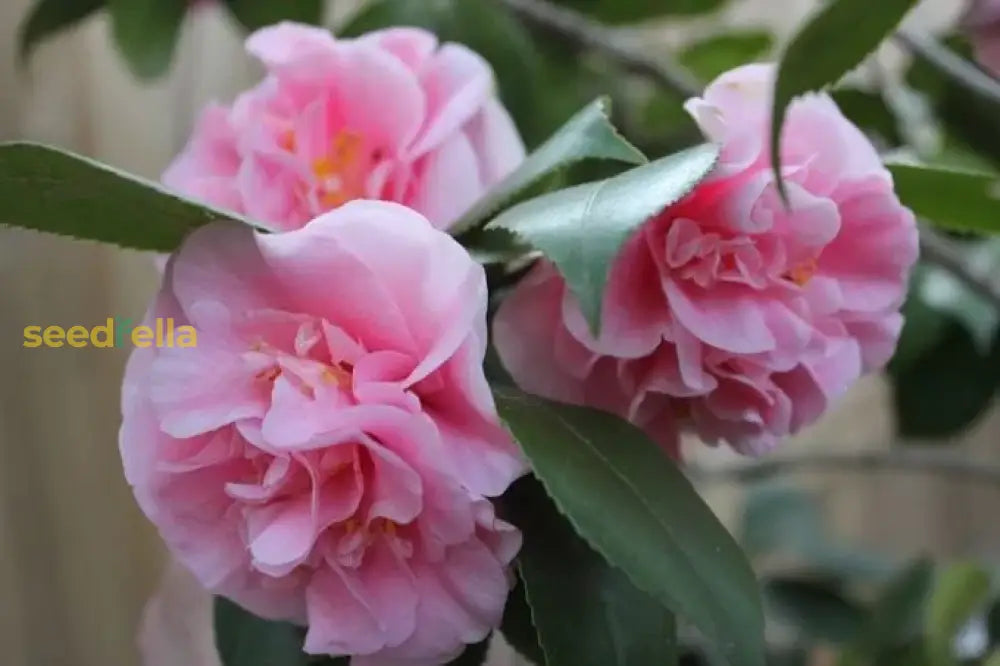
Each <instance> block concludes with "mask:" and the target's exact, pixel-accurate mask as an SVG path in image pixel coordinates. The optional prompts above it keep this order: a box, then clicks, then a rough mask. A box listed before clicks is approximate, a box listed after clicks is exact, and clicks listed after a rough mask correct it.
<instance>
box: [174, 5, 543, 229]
mask: <svg viewBox="0 0 1000 666" xmlns="http://www.w3.org/2000/svg"><path fill="white" fill-rule="evenodd" d="M247 49H248V51H249V52H250V53H251V54H252V55H254V56H256V57H257V58H259V59H260V60H261V61H262V62H263V63H264V65H265V66H266V68H267V71H268V76H267V77H266V78H265V79H264V81H263V82H262V83H260V84H259V85H258V86H257V87H255V88H253V89H251V90H249V91H247V92H245V93H243V94H242V95H241V96H239V97H238V98H237V100H236V102H235V103H234V104H233V105H232V107H231V108H226V107H223V106H218V105H215V106H210V107H209V108H208V109H206V110H205V111H204V113H203V114H202V116H201V119H200V121H199V122H198V125H197V128H196V129H195V132H194V135H193V137H192V138H191V141H190V143H189V144H188V146H187V147H186V149H185V150H184V152H183V153H182V154H181V155H180V156H179V157H178V158H177V160H176V161H175V162H174V163H173V165H171V166H170V168H169V169H168V170H167V171H166V173H165V174H164V176H163V181H164V183H165V184H166V185H167V186H169V187H171V188H174V189H176V190H178V191H180V192H182V193H184V194H186V195H188V196H192V197H195V198H199V199H201V200H203V201H205V202H207V203H210V204H213V205H216V206H220V207H223V208H228V209H231V210H234V211H236V212H238V213H242V214H246V215H248V216H250V217H252V218H255V219H259V220H262V221H264V222H267V223H268V224H270V225H273V226H275V227H276V228H279V229H295V228H297V227H300V226H302V225H303V224H305V223H306V222H308V221H309V220H311V219H312V218H314V217H316V216H317V215H319V214H320V213H323V212H325V211H327V210H331V209H333V208H336V207H338V206H340V205H342V204H344V203H346V202H348V201H351V200H353V199H382V200H388V201H396V202H399V203H402V204H405V205H407V206H409V207H410V208H413V209H415V210H417V211H418V212H420V213H423V214H424V215H425V216H426V217H427V218H429V219H430V220H431V222H433V224H434V225H435V226H436V227H438V228H445V227H447V226H448V225H449V224H451V223H452V222H454V221H455V220H456V219H457V218H458V217H459V216H460V215H461V214H462V213H464V212H465V211H466V210H467V209H468V208H469V207H471V205H472V204H473V203H474V202H475V201H476V200H477V199H478V198H479V197H481V196H482V195H483V194H484V193H485V192H486V190H487V189H488V188H489V187H490V186H491V185H493V184H495V183H497V182H498V181H499V180H501V179H502V178H503V177H504V176H506V175H507V174H508V173H509V172H510V171H511V170H513V168H514V167H516V166H517V165H518V164H519V163H520V162H521V160H522V159H523V158H524V146H523V144H522V143H521V139H520V137H519V136H518V133H517V130H516V129H515V127H514V125H513V123H512V122H511V119H510V116H509V115H508V114H507V111H506V110H505V109H504V107H503V106H502V105H501V104H500V102H499V101H497V99H496V97H495V95H494V90H493V74H492V70H491V69H490V66H489V64H488V63H487V62H486V61H485V60H483V58H482V57H480V56H479V55H477V54H476V53H474V52H472V51H470V50H469V49H467V48H466V47H464V46H460V45H458V44H444V45H442V46H439V45H438V42H437V38H436V37H435V36H434V35H433V34H431V33H429V32H426V31H423V30H419V29H416V28H393V29H389V30H384V31H380V32H373V33H370V34H367V35H365V36H362V37H359V38H357V39H350V40H335V39H334V37H333V35H331V34H330V33H329V32H328V31H326V30H323V29H321V28H315V27H310V26H306V25H298V24H294V23H282V24H278V25H276V26H272V27H268V28H264V29H262V30H259V31H258V32H256V33H254V34H253V35H251V36H250V38H249V39H248V40H247Z"/></svg>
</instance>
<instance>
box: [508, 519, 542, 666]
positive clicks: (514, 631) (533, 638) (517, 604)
mask: <svg viewBox="0 0 1000 666" xmlns="http://www.w3.org/2000/svg"><path fill="white" fill-rule="evenodd" d="M505 517H506V518H510V517H509V516H505ZM500 633H502V634H503V637H504V638H505V639H506V640H507V642H508V643H510V645H511V647H513V648H514V650H516V651H517V653H518V654H520V655H521V656H522V657H524V658H525V659H527V660H528V661H529V662H531V663H532V664H537V666H545V653H544V652H542V646H541V645H539V643H538V631H537V630H536V629H535V622H534V620H533V619H532V618H531V606H529V605H528V598H527V596H526V591H525V589H524V580H522V578H521V575H520V573H519V574H518V576H517V584H516V585H515V586H514V589H513V590H511V591H510V594H509V595H507V604H506V605H505V606H504V607H503V621H502V622H501V623H500Z"/></svg>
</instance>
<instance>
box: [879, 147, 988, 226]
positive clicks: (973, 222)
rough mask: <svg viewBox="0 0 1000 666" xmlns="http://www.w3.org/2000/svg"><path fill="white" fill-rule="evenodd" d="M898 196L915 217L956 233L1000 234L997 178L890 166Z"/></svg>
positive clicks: (913, 167) (949, 171)
mask: <svg viewBox="0 0 1000 666" xmlns="http://www.w3.org/2000/svg"><path fill="white" fill-rule="evenodd" d="M887 166H888V168H889V171H890V172H892V179H893V182H894V183H895V185H896V194H897V195H898V196H899V199H900V201H902V202H903V204H904V205H906V206H907V207H909V208H910V209H911V210H912V211H913V212H914V213H916V215H917V216H918V217H920V218H922V219H924V220H926V221H928V222H931V223H932V224H934V225H936V226H939V227H943V228H945V229H950V230H953V231H975V232H982V233H991V234H998V233H1000V196H997V191H998V190H997V188H998V187H1000V182H998V176H997V175H995V174H984V173H972V172H968V171H955V170H952V169H944V168H940V167H931V166H913V165H907V164H889V165H887Z"/></svg>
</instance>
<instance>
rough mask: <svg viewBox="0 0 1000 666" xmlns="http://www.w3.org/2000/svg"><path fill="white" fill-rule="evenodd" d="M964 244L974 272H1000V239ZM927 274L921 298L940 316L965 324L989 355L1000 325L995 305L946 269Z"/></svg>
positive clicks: (926, 271) (981, 350)
mask: <svg viewBox="0 0 1000 666" xmlns="http://www.w3.org/2000/svg"><path fill="white" fill-rule="evenodd" d="M963 245H964V246H965V247H964V254H965V261H966V263H967V265H968V266H969V267H970V268H972V269H973V270H976V271H979V272H980V273H981V274H983V275H993V274H995V273H996V272H997V270H998V269H1000V238H993V239H990V240H988V241H983V242H972V243H965V244H963ZM923 272H924V279H923V280H922V281H921V282H920V283H919V285H917V289H918V291H917V292H916V294H915V295H916V296H917V298H919V299H921V300H922V301H923V302H924V303H925V304H926V307H928V308H930V309H933V310H934V311H935V312H936V313H940V315H943V316H944V317H946V318H948V319H951V320H953V321H955V322H957V323H959V324H961V325H962V326H963V327H964V328H965V330H966V331H968V333H969V335H970V336H971V337H972V340H973V342H974V343H975V345H976V351H977V352H978V353H979V354H981V355H983V356H986V355H988V354H989V353H990V348H991V347H992V346H993V340H994V338H995V337H996V333H997V324H998V323H1000V313H998V312H997V310H996V308H995V307H994V306H993V304H992V303H990V301H989V300H988V299H986V298H984V297H983V296H981V295H980V294H979V292H977V291H974V290H973V289H971V288H970V287H969V286H968V285H967V284H966V283H965V282H963V281H961V280H959V279H958V278H956V277H955V276H954V275H953V274H952V273H951V272H949V271H946V270H944V269H943V268H938V267H937V266H928V267H926V268H925V269H924V271H923ZM942 318H943V317H942Z"/></svg>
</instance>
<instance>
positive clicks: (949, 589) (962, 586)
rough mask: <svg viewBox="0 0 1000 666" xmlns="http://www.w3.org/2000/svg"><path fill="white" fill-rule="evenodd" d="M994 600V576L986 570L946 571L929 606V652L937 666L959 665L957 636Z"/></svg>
mask: <svg viewBox="0 0 1000 666" xmlns="http://www.w3.org/2000/svg"><path fill="white" fill-rule="evenodd" d="M989 597H990V575H989V573H987V572H986V571H985V570H984V569H983V568H982V567H980V566H978V565H976V564H971V563H961V564H955V565H952V566H949V567H948V568H946V569H944V570H943V571H942V572H941V573H940V574H939V576H938V579H937V581H936V582H935V583H934V590H933V591H932V592H931V596H930V601H929V602H928V604H927V616H926V618H927V619H926V627H927V631H926V636H927V652H928V654H929V655H930V657H931V662H932V663H933V664H935V666H949V665H950V664H955V663H956V660H955V656H954V651H953V643H954V639H955V636H956V634H958V632H959V630H960V629H961V628H962V626H963V625H965V623H966V622H968V621H969V618H971V617H972V615H973V613H975V612H976V611H979V610H981V609H983V608H984V607H985V605H986V601H987V600H988V599H989Z"/></svg>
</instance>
